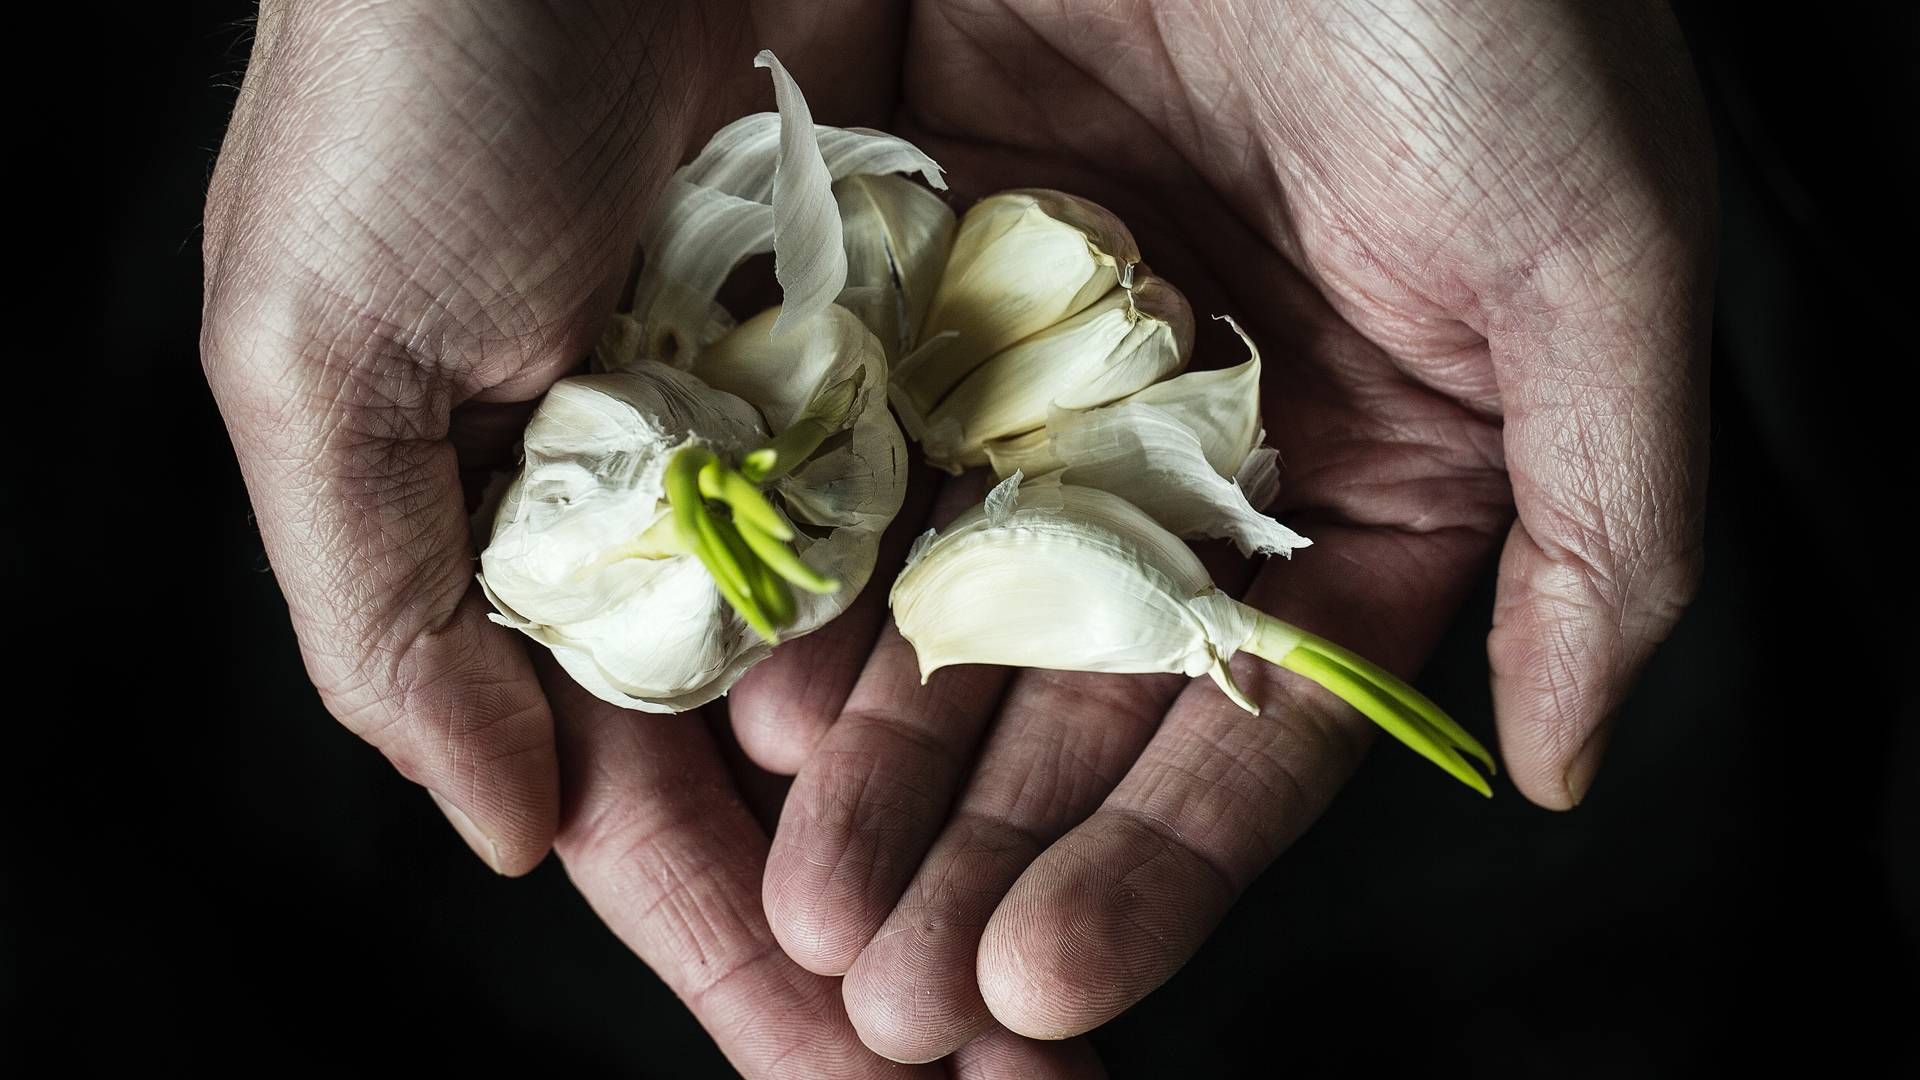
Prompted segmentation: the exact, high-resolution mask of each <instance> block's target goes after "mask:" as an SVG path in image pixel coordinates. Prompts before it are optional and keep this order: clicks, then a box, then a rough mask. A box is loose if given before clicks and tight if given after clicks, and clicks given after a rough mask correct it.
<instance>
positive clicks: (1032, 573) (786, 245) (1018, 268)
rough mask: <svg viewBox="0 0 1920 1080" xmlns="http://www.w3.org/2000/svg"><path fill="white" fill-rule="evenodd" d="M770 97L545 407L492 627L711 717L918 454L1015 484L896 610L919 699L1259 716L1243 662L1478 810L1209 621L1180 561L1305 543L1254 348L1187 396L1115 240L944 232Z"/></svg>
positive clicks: (1445, 733) (994, 198)
mask: <svg viewBox="0 0 1920 1080" xmlns="http://www.w3.org/2000/svg"><path fill="white" fill-rule="evenodd" d="M755 63H756V65H757V66H759V67H763V68H766V69H767V70H768V71H769V73H770V74H771V76H772V79H773V84H774V90H775V100H776V104H777V107H778V111H777V112H775V113H760V114H755V115H752V116H748V117H744V118H742V119H740V120H738V121H735V122H734V123H732V124H730V125H728V126H727V127H725V128H723V129H722V130H721V131H719V132H718V133H717V134H715V135H714V137H713V139H712V140H711V141H709V143H708V144H707V146H706V147H705V148H704V149H703V150H702V151H701V152H700V154H699V155H698V156H697V157H696V158H695V159H694V160H693V161H692V162H690V163H689V164H687V165H686V166H685V167H683V168H681V169H680V170H679V171H678V172H676V173H675V174H674V175H673V177H672V178H670V179H669V181H668V182H667V185H666V187H665V190H664V191H663V192H662V194H661V197H660V199H659V201H658V203H657V205H656V207H655V208H654V210H653V212H652V213H651V215H650V216H649V218H648V219H647V220H646V222H645V223H644V224H643V226H642V228H641V240H640V247H641V253H642V257H643V260H644V261H643V264H642V270H641V273H640V275H639V279H638V282H637V285H636V287H635V290H634V294H633V297H632V306H631V310H630V311H628V312H623V313H620V314H616V315H615V316H613V318H612V321H611V324H610V326H609V328H608V330H607V332H606V334H605V336H604V338H603V339H602V341H601V342H600V345H599V346H598V348H597V349H596V350H595V352H594V355H593V357H592V367H593V372H592V373H591V374H587V375H582V376H576V377H573V378H568V379H563V380H561V381H560V382H559V383H557V384H556V385H555V386H554V387H553V389H552V390H551V391H549V393H548V395H547V397H546V399H545V400H544V401H543V402H542V403H541V405H540V407H539V409H538V410H537V412H536V413H535V415H534V416H533V418H532V420H531V421H530V423H529V425H528V427H527V430H526V433H525V435H524V438H523V447H522V450H523V456H522V461H521V466H520V469H519V471H518V473H517V474H515V475H513V476H512V477H510V478H508V479H507V480H506V481H505V482H504V484H503V485H501V486H500V491H499V495H498V498H497V499H493V500H490V501H489V503H488V504H487V505H486V506H484V507H483V508H482V510H481V512H480V514H479V515H477V516H476V522H475V525H476V535H477V537H478V539H479V542H480V547H481V549H482V551H481V556H480V575H479V576H480V581H481V584H482V587H483V588H484V590H485V591H486V595H487V597H488V599H489V600H490V601H491V602H492V603H493V605H494V607H495V609H496V612H497V614H496V615H495V616H494V618H495V621H497V622H500V623H502V624H504V625H508V626H511V627H514V628H515V629H517V630H519V631H521V632H522V633H524V634H526V635H527V636H529V637H531V638H533V639H534V640H536V641H539V642H540V643H541V644H543V645H545V646H546V647H547V648H549V649H550V650H551V651H552V652H553V654H554V656H555V657H556V658H557V660H558V661H559V663H560V664H561V665H562V666H563V667H564V668H565V669H566V670H567V672H568V673H569V674H570V675H572V676H573V678H574V679H576V680H577V681H578V682H579V683H580V684H581V685H582V686H583V687H585V688H586V689H588V690H590V691H592V692H593V693H594V694H595V695H597V696H599V697H600V698H602V699H604V700H607V701H610V702H613V703H615V704H618V705H622V706H624V707H628V708H633V709H638V710H644V711H649V712H679V711H683V710H686V709H690V708H694V707H697V706H699V705H701V704H704V703H706V702H709V701H712V700H713V699H715V698H717V697H719V696H720V695H723V694H725V693H726V692H727V691H728V690H729V689H730V688H731V687H732V686H733V685H734V683H735V682H737V681H738V680H739V678H740V677H741V676H742V675H743V674H745V672H746V671H747V670H748V669H749V668H751V667H752V666H753V665H754V664H756V663H758V662H759V661H760V660H762V659H764V658H765V657H766V656H767V655H769V653H770V652H771V650H772V648H773V646H774V645H775V644H776V643H778V642H779V641H781V640H787V639H791V638H794V637H797V636H800V635H803V634H806V633H810V632H812V631H814V630H817V629H819V628H820V627H822V626H824V625H825V624H826V623H828V622H830V621H831V620H832V619H833V618H834V617H835V616H837V615H838V614H840V612H841V611H843V610H844V609H845V608H846V606H847V605H848V603H850V602H851V600H852V598H853V597H854V596H856V595H857V594H858V593H859V592H860V590H861V588H862V587H863V586H864V585H865V584H866V582H867V581H868V579H869V578H870V577H871V576H872V574H873V572H874V570H875V565H874V563H875V559H876V555H877V549H878V543H879V539H880V535H881V533H882V532H883V531H884V530H885V528H886V527H887V525H888V524H889V523H890V522H891V521H892V519H893V517H894V515H895V514H896V513H897V512H898V511H899V508H900V506H901V502H902V499H903V496H904V492H905V485H906V479H907V460H908V459H907V453H906V444H905V440H904V439H903V437H902V429H903V428H904V430H905V434H906V436H908V437H910V438H911V439H912V440H913V441H915V442H916V443H918V444H919V448H920V451H921V453H922V454H923V456H924V457H925V458H926V459H927V460H928V461H929V462H931V463H932V464H934V465H936V466H939V467H941V468H944V469H946V470H948V471H950V472H954V473H958V472H961V471H963V470H965V469H968V468H974V467H988V468H991V469H992V470H993V471H994V472H995V474H996V475H997V476H999V477H1000V478H1001V483H1000V484H999V485H998V486H997V487H995V488H994V489H993V492H992V493H991V494H990V495H989V496H988V497H987V499H986V500H985V502H984V503H983V504H982V505H980V506H978V507H976V508H974V509H973V510H972V511H970V512H968V513H967V514H964V515H962V517H961V518H960V519H959V520H958V521H956V522H955V523H954V524H952V525H951V526H949V527H948V528H947V529H945V530H943V531H941V532H939V533H934V532H929V533H927V534H926V535H924V536H922V537H921V538H920V540H919V541H918V542H917V543H916V544H915V545H914V549H913V551H912V553H911V555H910V556H909V558H908V561H907V565H906V567H905V568H904V569H903V570H902V571H901V572H900V574H899V576H898V578H897V579H896V580H895V582H894V585H893V589H892V592H891V594H890V603H891V606H892V608H893V613H894V619H895V621H896V623H897V625H898V626H899V629H900V632H901V633H902V635H903V636H904V637H905V638H906V639H907V640H908V641H909V642H910V643H912V644H913V646H914V648H915V650H916V652H917V654H918V656H919V660H920V665H921V669H922V672H923V675H925V674H930V673H931V672H933V671H934V670H937V669H938V668H940V667H943V666H946V665H950V664H961V663H996V664H1007V665H1016V666H1041V667H1054V668H1060V669H1066V670H1081V671H1111V672H1149V671H1156V672H1158V671H1166V672H1182V673H1185V674H1187V675H1190V676H1198V675H1202V674H1205V675H1208V676H1210V677H1211V678H1212V679H1213V680H1214V681H1215V682H1216V683H1217V684H1218V685H1219V687H1220V689H1221V690H1222V691H1223V692H1225V693H1226V694H1227V695H1228V696H1229V697H1230V698H1231V699H1232V700H1233V701H1235V702H1236V703H1237V704H1239V705H1240V706H1242V707H1243V708H1245V709H1247V710H1248V711H1250V712H1254V713H1257V712H1259V707H1258V705H1257V704H1256V703H1255V702H1254V701H1252V700H1251V699H1249V698H1248V696H1247V695H1246V694H1244V693H1243V692H1242V691H1241V689H1240V687H1239V686H1237V685H1236V684H1235V682H1234V679H1233V676H1232V673H1231V671H1230V669H1229V668H1228V666H1227V661H1228V660H1229V659H1230V658H1231V657H1232V656H1233V655H1234V654H1235V653H1236V652H1248V653H1251V654H1254V655H1258V656H1261V657H1263V658H1265V659H1267V660H1268V661H1270V662H1272V663H1275V664H1278V665H1280V666H1283V667H1286V668H1288V669H1289V670H1292V671H1295V672H1297V673H1300V674H1303V675H1305V676H1306V677H1308V678H1310V679H1312V680H1314V681H1315V682H1317V683H1319V684H1320V685H1322V686H1324V687H1326V688H1328V689H1329V690H1332V691H1333V692H1334V693H1335V694H1337V695H1339V696H1340V697H1342V698H1344V699H1345V700H1347V701H1348V702H1350V703H1352V704H1354V705H1355V706H1356V707H1357V708H1359V709H1360V710H1361V711H1362V712H1363V713H1365V714H1366V715H1367V716H1369V717H1370V718H1372V719H1373V720H1374V721H1376V722H1377V723H1379V724H1380V725H1381V727H1383V728H1384V729H1385V730H1387V731H1389V732H1390V733H1392V734H1394V735H1395V736H1396V737H1398V738H1400V739H1401V740H1402V741H1403V742H1406V743H1407V744H1408V745H1410V746H1412V747H1413V748H1414V749H1415V750H1417V751H1418V752H1420V753H1422V754H1423V755H1425V756H1427V757H1428V758H1429V759H1430V760H1432V761H1434V762H1435V763H1436V764H1438V765H1440V766H1441V767H1442V768H1444V769H1446V771H1448V772H1449V773H1450V774H1452V775H1454V776H1456V777H1458V778H1459V779H1460V780H1461V781H1462V782H1464V783H1467V784H1468V785H1470V786H1472V787H1474V788H1475V789H1476V790H1479V791H1482V792H1483V793H1490V788H1488V786H1487V783H1486V780H1485V779H1484V778H1483V777H1482V776H1481V775H1480V773H1479V772H1478V771H1476V770H1475V769H1474V768H1472V767H1471V766H1470V765H1468V764H1467V762H1466V760H1465V758H1464V757H1463V756H1462V755H1463V754H1464V755H1466V756H1470V757H1472V758H1475V759H1478V760H1479V761H1480V762H1481V763H1482V764H1484V765H1485V766H1486V767H1488V768H1489V769H1491V768H1492V758H1491V756H1490V755H1489V754H1488V753H1487V752H1486V750H1485V749H1484V748H1482V747H1481V746H1480V744H1479V743H1477V742H1475V741H1474V740H1473V738H1472V736H1471V735H1469V734H1467V733H1466V732H1465V731H1463V730H1461V729H1460V728H1459V726H1458V725H1457V724H1455V723H1454V722H1453V721H1452V720H1450V719H1448V718H1447V717H1446V715H1445V713H1444V712H1442V711H1440V710H1439V709H1438V708H1437V707H1436V706H1434V705H1433V703H1432V702H1430V701H1428V700H1427V699H1426V698H1424V697H1422V696H1420V695H1419V694H1418V693H1417V692H1416V691H1413V690H1412V689H1411V688H1410V687H1408V686H1407V685H1406V684H1405V683H1403V682H1401V681H1400V680H1398V679H1396V678H1394V677H1393V676H1392V675H1390V674H1388V673H1386V672H1385V671H1383V670H1381V669H1380V668H1378V667H1377V666H1375V665H1373V664H1371V663H1369V662H1367V661H1365V660H1363V659H1361V658H1360V657H1358V656H1355V655H1353V654H1352V653H1350V652H1347V651H1345V650H1343V649H1340V648H1339V647H1338V646H1336V645H1333V644H1332V643H1331V642H1327V641H1325V640H1323V639H1320V638H1317V637H1315V636H1313V635H1311V634H1308V633H1306V632H1305V631H1303V630H1300V629H1299V628H1297V627H1293V626H1291V625H1289V624H1286V623H1283V622H1280V621H1279V620H1277V619H1274V618H1273V617H1271V616H1269V615H1266V614H1264V613H1262V612H1259V611H1257V610H1255V609H1253V608H1250V607H1248V606H1246V605H1244V604H1241V603H1240V602H1239V601H1237V600H1235V599H1233V598H1232V597H1229V596H1226V595H1224V594H1222V593H1220V592H1219V591H1218V590H1217V589H1215V588H1214V586H1213V583H1212V582H1211V580H1210V579H1209V578H1208V576H1207V574H1206V572H1205V570H1204V569H1203V568H1202V567H1201V565H1200V563H1199V561H1198V560H1197V559H1196V558H1195V557H1194V555H1193V553H1192V552H1191V550H1189V549H1188V547H1187V546H1186V544H1185V542H1184V540H1183V539H1182V538H1200V537H1213V538H1221V539H1226V540H1230V541H1232V542H1233V543H1234V544H1235V545H1236V546H1237V547H1238V548H1239V549H1240V550H1241V551H1242V552H1243V553H1245V554H1247V555H1249V556H1254V555H1275V554H1277V555H1282V556H1291V554H1292V553H1293V552H1294V551H1295V550H1297V549H1300V548H1303V547H1305V546H1307V545H1308V544H1310V543H1311V542H1310V541H1309V540H1307V539H1306V538H1305V537H1302V536H1300V535H1299V534H1297V533H1295V532H1293V531H1292V530H1290V529H1288V528H1287V527H1286V526H1284V525H1282V524H1281V523H1280V522H1278V521H1276V520H1274V519H1273V518H1272V517H1270V516H1268V515H1267V514H1266V513H1264V512H1263V511H1264V508H1265V507H1266V506H1267V505H1268V504H1269V503H1270V502H1271V501H1272V500H1273V498H1274V496H1275V494H1276V492H1277V489H1278V483H1279V474H1278V468H1277V462H1276V458H1275V454H1274V452H1273V451H1272V450H1270V449H1267V448H1265V447H1263V446H1262V442H1263V441H1264V435H1265V433H1264V432H1263V430H1262V429H1261V425H1260V408H1259V401H1260V397H1259V384H1260V356H1259V352H1258V350H1257V349H1256V348H1255V347H1254V344H1253V342H1252V341H1251V340H1250V339H1249V338H1248V337H1247V335H1246V334H1245V333H1244V332H1242V331H1241V328H1240V327H1239V326H1238V325H1237V324H1234V323H1232V320H1230V319H1229V320H1227V322H1228V323H1229V325H1231V327H1232V329H1233V331H1234V332H1235V333H1236V334H1237V335H1239V337H1240V339H1241V340H1242V342H1243V343H1244V344H1245V345H1246V348H1247V353H1248V358H1247V359H1246V360H1245V361H1244V362H1242V363H1240V364H1239V365H1237V366H1234V367H1228V368H1224V369H1218V370H1195V371H1189V370H1187V369H1188V365H1189V362H1190V361H1191V359H1192V352H1193V347H1194V337H1195V334H1194V329H1195V327H1194V316H1193V312H1192V310H1191V308H1190V306H1189V305H1188V302H1187V300H1186V298H1185V297H1184V296H1183V295H1182V294H1181V293H1180V291H1179V289H1178V288H1176V287H1175V286H1174V285H1173V284H1172V283H1170V282H1167V281H1165V280H1163V279H1161V278H1159V277H1158V276H1156V275H1155V274H1153V273H1152V271H1151V270H1150V269H1149V268H1148V267H1147V266H1146V265H1145V264H1144V263H1143V261H1142V259H1141V254H1140V250H1139V248H1138V245H1137V244H1136V242H1135V240H1134V237H1133V235H1132V234H1131V232H1129V230H1128V229H1127V227H1126V225H1125V224H1124V223H1123V222H1121V221H1120V220H1119V219H1118V218H1117V217H1115V216H1114V215H1113V214H1111V213H1110V212H1108V211H1107V210H1105V209H1104V208H1102V207H1100V206H1098V205H1096V204H1094V203H1092V202H1089V201H1087V200H1085V199H1081V198H1078V197H1075V196H1072V195H1067V194H1064V193H1061V192H1057V191H1048V190H1040V189H1022V190H1013V191H1005V192H1000V193H998V194H994V195H991V196H988V197H987V198H985V199H982V200H981V201H979V202H978V203H976V204H975V205H974V206H973V207H972V208H970V209H969V210H968V212H967V213H966V215H965V216H964V217H963V218H961V219H959V220H958V221H956V219H955V216H954V214H953V212H952V211H951V210H950V209H949V208H948V206H947V203H946V201H945V199H944V198H943V197H942V196H941V195H940V194H939V190H943V189H944V187H945V184H944V182H943V179H942V175H941V170H940V167H939V166H938V165H937V164H935V163H934V162H933V161H932V159H930V158H928V157H927V156H926V155H925V154H924V153H922V152H921V151H920V150H918V149H917V148H915V147H914V146H913V145H912V144H910V143H908V142H906V141H904V140H902V139H899V138H896V137H894V136H891V135H887V134H885V133H882V132H876V131H869V130H864V129H842V128H831V127H825V126H820V125H816V124H814V123H813V120H812V117H811V114H810V112H809V111H808V108H807V104H806V101H805V99H804V97H803V96H802V95H801V93H800V89H799V87H798V86H797V85H796V84H795V83H794V81H793V79H792V78H791V77H790V76H789V75H788V74H787V72H786V71H785V69H784V68H782V67H781V66H780V64H779V62H778V61H777V60H776V59H774V57H773V56H772V54H771V53H766V52H763V53H761V54H760V56H759V57H757V58H756V60H755ZM769 251H771V252H772V253H773V255H774V276H775V278H776V279H777V281H778V284H779V287H780V291H781V295H782V300H781V303H780V304H778V305H776V306H774V307H771V308H769V309H767V310H766V311H763V312H760V313H758V314H756V315H753V316H752V317H750V318H746V319H744V321H736V319H735V317H734V315H733V313H731V312H729V311H728V310H727V309H726V308H724V307H723V306H722V305H721V304H720V303H719V302H718V301H717V300H716V297H717V295H718V294H719V292H720V289H721V286H722V285H723V284H724V283H726V282H727V280H728V279H729V277H730V276H731V275H733V274H734V273H735V272H736V270H737V269H738V268H739V267H740V265H741V264H742V263H743V262H744V261H745V260H746V259H748V258H749V257H750V256H753V255H758V254H764V253H766V252H769ZM889 406H891V410H890V408H889ZM896 415H897V417H898V422H897V423H896ZM984 595H992V596H994V597H995V598H996V602H995V603H993V604H991V605H987V604H981V603H979V598H980V597H982V596H984Z"/></svg>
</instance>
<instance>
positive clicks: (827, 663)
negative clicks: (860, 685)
mask: <svg viewBox="0 0 1920 1080" xmlns="http://www.w3.org/2000/svg"><path fill="white" fill-rule="evenodd" d="M937 487H939V480H938V477H937V474H935V473H934V471H933V470H932V469H930V468H927V467H925V466H921V465H917V466H916V467H915V469H914V473H913V475H912V476H911V477H909V478H908V483H907V497H906V501H905V502H904V503H902V505H901V507H900V513H899V514H898V515H896V516H895V517H894V519H893V524H892V525H890V526H888V528H887V531H886V534H885V535H884V536H882V537H881V540H880V551H879V555H878V557H877V558H876V560H875V562H874V574H873V578H872V580H870V581H868V582H867V584H866V586H865V587H864V588H863V589H861V590H860V596H859V598H858V599H856V600H854V602H853V603H852V604H850V605H849V606H848V607H847V610H845V611H843V612H841V613H840V615H839V616H838V617H837V618H835V619H834V620H833V622H831V623H829V624H828V625H826V626H824V627H821V628H820V629H819V630H818V631H817V632H815V633H812V634H808V635H807V636H806V637H803V638H798V639H795V640H793V641H788V642H785V643H783V644H782V645H781V646H780V647H779V648H777V649H775V650H774V651H773V655H771V656H769V657H767V658H766V659H765V660H764V661H762V662H761V663H760V664H759V666H757V667H755V668H754V669H753V670H752V671H749V672H747V674H746V675H745V676H744V677H742V678H741V680H740V681H739V682H738V683H736V684H735V685H734V688H733V690H732V691H731V692H729V693H728V695H727V712H728V715H729V716H730V717H731V719H732V721H733V733H734V738H736V739H738V740H739V741H740V749H741V750H743V751H745V752H746V754H747V756H748V758H749V759H751V760H752V761H753V762H754V764H756V765H759V766H760V767H761V768H763V769H766V770H767V771H768V772H776V773H782V774H784V775H788V776H791V775H793V774H794V773H797V772H799V771H800V766H801V765H802V764H803V763H805V761H806V760H807V757H808V755H810V754H811V753H813V748H814V747H815V746H817V745H818V744H819V742H820V739H821V737H822V736H824V735H825V734H826V732H827V729H828V728H829V727H831V726H833V722H834V720H835V719H836V718H837V717H838V716H839V715H840V710H841V709H842V708H844V707H845V706H846V703H847V696H848V695H849V694H851V693H852V692H853V685H854V683H855V682H856V681H858V680H859V678H860V672H861V669H862V668H864V667H865V665H866V659H867V656H868V654H869V653H871V652H872V651H873V646H874V641H875V639H876V638H878V637H879V635H880V628H881V627H882V626H883V625H885V623H886V621H887V592H888V590H890V589H891V588H892V587H893V575H894V573H895V571H896V570H897V569H898V568H899V566H900V564H901V563H902V562H904V561H905V559H906V553H907V548H908V546H909V545H911V544H912V543H913V538H914V536H915V535H917V534H918V533H919V532H920V531H921V530H922V529H924V528H925V525H924V524H923V523H924V522H925V521H926V519H927V511H928V509H929V507H930V506H931V505H932V503H933V492H934V490H935V489H936V488H937Z"/></svg>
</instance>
